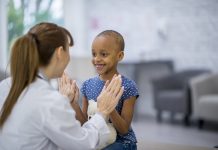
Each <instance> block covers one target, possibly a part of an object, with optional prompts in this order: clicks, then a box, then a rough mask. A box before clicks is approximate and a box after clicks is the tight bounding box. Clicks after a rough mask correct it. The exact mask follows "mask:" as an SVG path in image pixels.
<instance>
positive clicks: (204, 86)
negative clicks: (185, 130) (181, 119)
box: [190, 73, 218, 128]
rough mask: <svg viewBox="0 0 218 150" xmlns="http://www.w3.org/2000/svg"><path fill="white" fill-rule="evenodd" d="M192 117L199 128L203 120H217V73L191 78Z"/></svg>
mask: <svg viewBox="0 0 218 150" xmlns="http://www.w3.org/2000/svg"><path fill="white" fill-rule="evenodd" d="M190 84H191V91H192V95H191V96H192V106H193V117H194V118H195V119H197V120H198V125H199V127H200V128H202V127H203V123H204V121H215V122H218V73H213V74H205V75H202V76H199V77H196V78H194V79H192V80H191V82H190Z"/></svg>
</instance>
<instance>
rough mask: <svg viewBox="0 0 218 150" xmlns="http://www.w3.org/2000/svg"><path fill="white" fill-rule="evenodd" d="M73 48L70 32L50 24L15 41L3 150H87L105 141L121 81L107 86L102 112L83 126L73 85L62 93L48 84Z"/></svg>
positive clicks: (3, 91) (0, 118)
mask: <svg viewBox="0 0 218 150" xmlns="http://www.w3.org/2000/svg"><path fill="white" fill-rule="evenodd" d="M69 46H73V39H72V36H71V35H70V33H69V32H68V31H67V30H66V29H65V28H63V27H60V26H57V25H55V24H52V23H40V24H37V25H35V26H34V27H32V28H31V29H30V30H29V31H28V33H27V34H25V35H23V36H21V37H20V38H18V39H17V40H16V42H15V43H14V45H13V47H12V53H11V63H10V69H11V78H8V79H6V80H3V81H2V82H1V83H0V109H1V112H0V149H1V150H57V149H63V150H80V149H81V150H85V149H95V147H96V146H97V145H98V144H99V143H101V142H105V140H107V135H108V133H109V129H108V128H107V125H106V122H105V118H106V117H107V116H108V115H109V114H110V113H111V112H112V111H113V110H114V108H115V107H116V105H117V103H118V100H119V98H120V96H121V95H122V92H123V88H122V87H121V82H122V81H121V78H120V76H116V77H114V78H113V80H112V81H111V82H110V83H109V84H108V86H106V87H104V88H103V90H102V92H101V95H100V96H99V97H98V113H97V114H96V115H95V116H94V117H92V119H91V120H89V121H88V122H86V123H84V124H83V125H82V126H81V124H80V122H79V121H78V120H77V119H76V117H77V116H79V113H80V111H81V110H80V108H79V107H78V106H77V107H76V103H77V99H78V90H77V87H76V85H75V82H70V83H69V84H63V85H64V87H62V90H61V92H58V91H56V90H55V89H53V88H52V86H51V85H50V84H49V80H50V79H52V78H58V77H61V76H62V74H63V72H64V69H65V67H66V65H67V64H68V62H69V59H70V56H69ZM70 101H71V103H70ZM72 104H73V105H72Z"/></svg>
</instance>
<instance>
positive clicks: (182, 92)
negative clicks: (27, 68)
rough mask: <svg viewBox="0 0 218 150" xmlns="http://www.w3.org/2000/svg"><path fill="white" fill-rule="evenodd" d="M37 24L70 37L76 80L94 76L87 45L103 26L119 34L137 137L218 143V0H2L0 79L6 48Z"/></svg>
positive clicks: (71, 66)
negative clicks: (134, 90)
mask: <svg viewBox="0 0 218 150" xmlns="http://www.w3.org/2000/svg"><path fill="white" fill-rule="evenodd" d="M42 21H49V22H54V23H57V24H59V25H62V26H64V27H66V28H67V29H68V30H69V31H70V32H71V33H72V35H73V37H74V40H75V46H74V47H73V48H71V50H70V53H71V61H70V63H69V65H68V66H67V72H68V74H69V75H70V76H71V78H73V79H76V80H77V83H78V85H79V86H80V85H81V83H82V82H83V81H84V80H86V79H88V78H90V77H92V76H95V75H96V73H95V70H94V68H93V67H92V64H91V43H92V40H93V39H94V37H95V36H96V35H97V34H98V33H100V32H101V31H103V30H105V29H113V30H116V31H118V32H120V33H121V34H122V35H123V36H124V40H125V44H126V47H125V57H124V60H123V61H122V62H121V63H120V64H119V70H120V73H122V74H123V75H126V76H127V77H129V78H131V79H133V80H135V82H136V83H137V85H138V88H139V91H140V97H139V99H138V100H137V103H136V106H135V115H134V119H133V128H134V130H135V132H136V135H137V137H138V141H139V143H140V141H143V140H152V141H159V142H166V143H178V144H184V145H194V146H202V147H213V146H215V145H218V77H217V76H218V67H217V66H218V1H217V0H198V1H196V0H182V1H180V0H155V1H154V0H119V1H117V0H107V1H103V0H0V73H1V74H0V80H1V79H3V78H4V77H5V76H6V75H7V74H9V66H8V64H9V57H10V47H11V44H13V42H14V40H15V39H16V38H17V37H19V36H20V35H22V34H24V33H25V32H26V31H27V30H28V29H29V28H30V27H31V26H33V25H34V24H36V23H39V22H42Z"/></svg>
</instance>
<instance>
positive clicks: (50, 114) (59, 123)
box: [43, 99, 109, 150]
mask: <svg viewBox="0 0 218 150" xmlns="http://www.w3.org/2000/svg"><path fill="white" fill-rule="evenodd" d="M43 132H44V133H45V135H46V136H47V137H48V138H49V139H50V140H51V141H52V142H53V143H55V144H56V145H57V146H58V147H59V148H61V149H64V150H73V149H78V150H80V149H81V150H86V149H95V148H96V146H98V144H100V143H102V142H105V141H106V140H108V139H107V137H108V134H109V129H108V127H107V124H106V122H105V120H104V119H103V117H102V116H101V115H99V114H96V115H95V116H93V117H92V119H90V120H89V121H88V122H86V123H85V124H84V125H83V126H81V124H80V122H79V121H77V120H76V118H75V111H74V110H73V109H72V107H71V106H70V104H69V102H68V100H63V99H62V101H58V102H55V103H54V105H52V107H51V108H49V109H48V111H47V112H46V115H45V118H44V123H43ZM100 137H101V139H100Z"/></svg>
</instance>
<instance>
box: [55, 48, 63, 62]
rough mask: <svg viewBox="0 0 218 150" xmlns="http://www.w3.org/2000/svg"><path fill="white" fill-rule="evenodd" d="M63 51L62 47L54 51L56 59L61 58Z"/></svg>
mask: <svg viewBox="0 0 218 150" xmlns="http://www.w3.org/2000/svg"><path fill="white" fill-rule="evenodd" d="M63 51H64V49H63V46H59V47H57V48H56V49H55V53H56V57H57V58H58V59H59V58H60V57H61V56H62V53H63Z"/></svg>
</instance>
